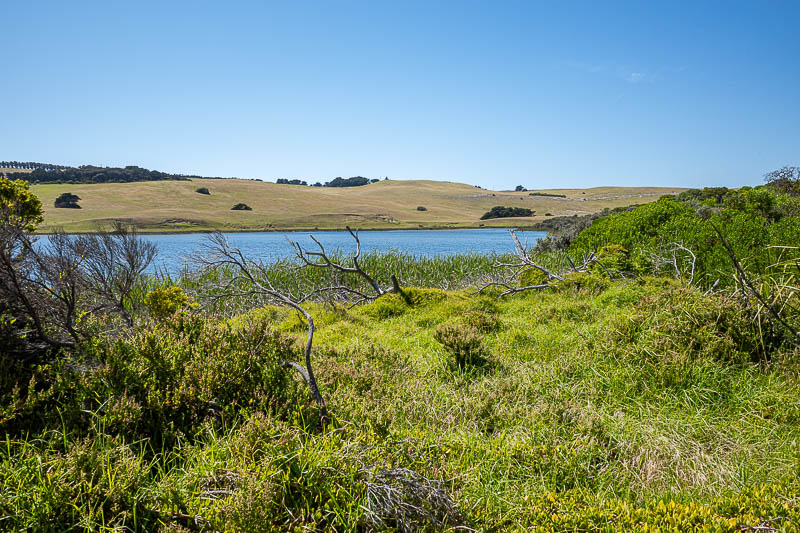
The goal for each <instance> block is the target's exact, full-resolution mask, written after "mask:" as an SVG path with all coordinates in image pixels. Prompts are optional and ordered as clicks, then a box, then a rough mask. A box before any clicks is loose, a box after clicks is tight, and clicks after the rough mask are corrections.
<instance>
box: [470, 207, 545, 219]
mask: <svg viewBox="0 0 800 533" xmlns="http://www.w3.org/2000/svg"><path fill="white" fill-rule="evenodd" d="M535 212H536V211H533V210H531V209H528V208H527V207H503V206H502V205H496V206H494V207H493V208H491V209H490V210H489V211H487V212H486V213H484V214H483V215H482V216H481V220H488V219H490V218H508V217H530V216H533V214H534V213H535Z"/></svg>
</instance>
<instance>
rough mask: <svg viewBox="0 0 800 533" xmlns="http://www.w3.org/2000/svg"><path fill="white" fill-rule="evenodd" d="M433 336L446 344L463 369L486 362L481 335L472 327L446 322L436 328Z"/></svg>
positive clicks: (457, 363) (442, 343)
mask: <svg viewBox="0 0 800 533" xmlns="http://www.w3.org/2000/svg"><path fill="white" fill-rule="evenodd" d="M433 338H434V339H436V340H437V341H438V342H439V343H440V344H441V345H442V346H444V348H445V349H446V350H447V351H448V352H449V353H450V355H452V356H453V358H454V360H455V364H456V366H458V368H460V369H462V370H463V369H465V368H467V367H473V366H483V365H484V364H485V363H486V359H485V358H484V356H483V352H484V347H483V343H482V342H481V336H480V334H479V333H478V331H477V330H475V329H473V328H471V327H464V326H458V325H454V324H445V325H443V326H439V327H438V328H436V330H435V331H434V333H433Z"/></svg>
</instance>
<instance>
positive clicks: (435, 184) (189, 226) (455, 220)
mask: <svg viewBox="0 0 800 533" xmlns="http://www.w3.org/2000/svg"><path fill="white" fill-rule="evenodd" d="M200 186H202V187H206V188H208V189H209V191H210V193H211V194H210V195H204V194H198V193H197V192H196V189H197V188H198V187H200ZM31 190H32V191H33V192H34V193H35V194H36V195H37V196H38V197H39V198H40V199H41V200H42V204H43V206H44V209H45V223H44V224H43V225H42V226H40V227H39V230H40V231H43V232H47V231H52V230H53V229H55V228H59V227H60V228H63V229H65V230H66V231H72V232H80V231H95V230H96V229H97V228H98V226H103V227H108V226H109V225H110V224H111V223H112V221H114V220H122V221H125V222H128V223H131V224H134V225H136V226H137V227H138V228H139V229H141V230H143V231H150V232H175V231H208V230H216V229H220V230H227V231H285V230H296V229H303V230H315V229H319V230H331V229H344V227H345V226H348V225H349V226H352V227H354V228H362V229H367V228H369V229H401V228H403V229H420V228H464V227H498V226H500V227H506V226H517V225H525V224H533V223H535V222H537V221H540V220H544V219H545V217H544V215H545V213H551V214H553V215H583V214H589V213H595V212H599V211H602V210H603V209H605V208H614V207H621V206H627V205H629V204H633V203H645V202H650V201H653V200H656V199H657V198H658V197H659V196H661V195H663V194H673V193H678V192H681V191H682V190H684V189H679V188H664V187H597V188H593V189H583V190H581V189H548V190H547V191H546V192H549V193H554V194H565V195H566V196H567V198H553V197H545V196H530V195H529V193H528V192H524V193H515V192H511V191H489V190H484V189H480V188H477V187H473V186H471V185H466V184H461V183H453V182H439V181H401V180H391V181H381V182H378V183H374V184H371V185H366V186H363V187H350V188H334V187H303V186H297V185H277V184H275V183H267V182H261V181H252V180H239V179H193V180H190V181H155V182H137V183H109V184H98V185H70V184H63V185H60V184H59V185H33V186H32V187H31ZM64 192H70V193H73V194H77V195H78V196H79V197H80V198H81V201H80V202H79V204H80V206H81V209H56V208H54V207H53V202H54V201H55V198H56V197H57V196H58V195H59V194H61V193H64ZM239 202H244V203H246V204H247V205H249V206H250V207H252V208H253V210H252V211H231V207H233V206H234V205H235V204H237V203H239ZM419 205H424V206H425V207H426V208H427V210H426V211H418V210H417V206H419ZM496 205H503V206H508V207H521V208H529V209H533V210H535V211H536V216H533V217H524V218H512V219H503V220H493V221H492V220H490V221H481V220H480V217H481V215H483V214H484V213H485V212H486V211H488V210H489V209H491V208H492V207H494V206H496Z"/></svg>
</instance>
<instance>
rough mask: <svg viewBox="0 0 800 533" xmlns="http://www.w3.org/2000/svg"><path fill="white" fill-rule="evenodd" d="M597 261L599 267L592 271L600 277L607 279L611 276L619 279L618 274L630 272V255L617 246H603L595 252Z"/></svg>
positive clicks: (624, 249)
mask: <svg viewBox="0 0 800 533" xmlns="http://www.w3.org/2000/svg"><path fill="white" fill-rule="evenodd" d="M597 261H599V262H600V264H601V266H599V267H598V266H595V267H593V269H592V270H593V271H594V272H595V273H596V274H599V275H600V276H606V277H608V276H609V275H611V276H613V277H615V278H616V277H619V273H621V272H628V271H630V270H631V262H630V253H629V252H628V250H627V249H626V248H625V247H623V246H620V245H619V244H609V245H608V246H603V247H602V248H601V249H600V251H599V252H597ZM603 267H605V268H603Z"/></svg>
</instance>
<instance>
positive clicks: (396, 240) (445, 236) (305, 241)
mask: <svg viewBox="0 0 800 533" xmlns="http://www.w3.org/2000/svg"><path fill="white" fill-rule="evenodd" d="M225 235H226V236H227V238H228V241H229V242H230V244H231V245H232V246H235V247H236V248H239V249H240V250H241V251H242V253H243V254H244V255H245V257H247V258H248V259H252V260H256V261H265V262H268V261H274V260H275V259H280V258H284V257H291V256H293V255H294V253H293V252H292V248H291V246H290V245H289V243H288V242H287V239H291V240H293V241H298V242H299V243H300V244H301V245H302V246H303V247H304V248H307V249H316V245H315V244H314V242H313V241H312V240H311V239H310V238H309V232H286V233H277V232H276V233H226V234H225ZM313 235H314V236H315V237H316V238H317V239H318V240H319V241H320V242H321V243H322V244H323V246H325V249H326V250H327V251H333V250H335V249H337V248H338V249H340V250H342V251H344V252H346V253H352V251H353V250H355V246H354V244H355V241H354V240H353V238H352V237H351V236H350V235H349V234H348V233H347V232H346V231H315V232H313ZM517 235H518V236H519V238H520V240H521V241H522V242H523V243H525V242H527V244H528V245H530V246H533V245H534V244H536V242H537V241H538V240H539V239H540V238H544V237H545V236H546V235H547V233H545V232H543V231H527V232H521V231H520V232H517ZM358 237H359V239H360V240H361V250H362V251H363V252H366V251H371V250H377V251H380V252H389V251H392V250H398V251H401V252H405V253H408V254H412V255H417V256H426V257H431V256H440V255H444V256H447V255H455V254H467V253H479V254H491V253H505V252H511V251H513V250H514V242H513V241H512V240H511V236H510V235H509V234H508V229H506V228H492V229H461V230H397V231H361V232H359V233H358ZM142 238H143V239H146V240H148V241H150V242H152V243H154V244H155V245H156V246H157V247H158V256H157V257H156V261H155V264H154V265H153V266H152V267H151V271H152V270H155V269H161V270H166V271H168V272H170V273H173V274H175V273H177V272H179V271H180V270H181V269H182V268H183V266H184V265H185V264H186V262H187V259H188V257H189V256H191V254H192V252H195V251H198V250H201V249H202V245H203V242H204V241H205V239H206V236H205V235H204V234H202V233H189V234H185V233H184V234H168V235H143V236H142Z"/></svg>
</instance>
